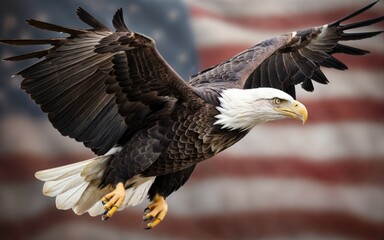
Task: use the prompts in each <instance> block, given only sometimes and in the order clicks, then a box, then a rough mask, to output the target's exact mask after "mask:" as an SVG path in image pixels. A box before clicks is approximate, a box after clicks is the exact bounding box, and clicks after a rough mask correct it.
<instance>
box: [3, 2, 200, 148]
mask: <svg viewBox="0 0 384 240" xmlns="http://www.w3.org/2000/svg"><path fill="white" fill-rule="evenodd" d="M77 14H78V16H79V18H80V19H81V20H82V21H84V22H85V23H87V24H88V25H89V26H91V27H92V29H88V30H86V29H75V28H68V27H63V26H59V25H55V24H51V23H45V22H41V21H36V20H28V21H27V22H28V24H30V25H31V26H34V27H36V28H39V29H44V30H49V31H54V32H64V33H67V34H70V36H69V37H67V38H52V39H25V40H1V42H2V43H6V44H12V45H40V44H50V45H51V47H49V48H47V49H43V50H38V51H36V52H32V53H26V54H22V55H19V56H14V57H9V58H7V59H6V60H10V61H20V60H25V59H29V58H42V60H41V61H40V62H38V63H36V64H34V65H32V66H30V67H28V68H26V69H24V70H22V71H21V72H19V73H18V75H21V76H22V77H23V78H24V80H23V81H22V84H21V88H22V89H24V90H25V91H26V92H27V93H28V94H30V96H31V98H32V99H33V100H35V102H36V103H37V104H39V105H40V106H41V109H42V110H43V111H44V112H46V113H48V117H49V120H50V121H51V123H52V124H53V126H54V127H55V128H56V129H58V130H59V131H60V133H61V134H63V135H65V136H69V137H71V138H74V139H76V140H77V141H80V142H83V143H84V145H85V146H87V147H89V148H91V149H92V150H93V151H94V152H95V153H97V154H99V155H102V154H104V153H106V152H107V151H108V150H109V149H111V148H112V147H113V146H114V145H116V144H117V143H118V142H119V139H120V138H121V137H122V136H123V134H124V133H126V134H129V132H130V131H135V130H136V129H137V128H138V126H139V125H140V124H142V123H143V122H145V119H146V117H147V116H148V115H149V114H150V113H151V112H153V111H157V110H159V109H161V108H162V107H163V106H164V103H165V102H166V101H168V100H169V98H178V99H183V98H184V99H189V98H190V96H191V95H193V94H194V92H193V90H192V88H191V87H190V86H189V85H188V84H187V83H185V82H184V81H183V80H182V79H181V78H180V77H179V75H177V73H176V72H175V71H174V70H173V69H172V68H171V67H170V66H169V65H168V64H167V63H166V62H165V60H164V59H163V58H162V57H161V55H160V54H159V53H158V51H157V50H156V48H155V43H154V41H153V40H152V39H150V38H148V37H146V36H144V35H141V34H138V33H134V32H131V31H129V29H128V28H127V26H126V25H125V23H124V20H123V13H122V10H121V9H119V10H118V11H117V12H116V14H115V15H114V17H113V21H112V22H113V25H114V27H115V28H116V32H112V31H111V30H109V29H108V28H107V27H106V26H104V25H103V24H102V23H100V22H99V21H97V20H96V19H95V18H94V17H92V16H91V15H90V14H89V13H87V12H86V11H85V10H83V9H82V8H79V9H78V10H77ZM127 132H128V133H127Z"/></svg>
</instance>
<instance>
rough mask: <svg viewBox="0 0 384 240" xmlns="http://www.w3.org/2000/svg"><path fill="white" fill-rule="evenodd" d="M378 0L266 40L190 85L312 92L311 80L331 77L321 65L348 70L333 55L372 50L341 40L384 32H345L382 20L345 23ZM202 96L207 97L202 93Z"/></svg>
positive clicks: (290, 92) (203, 72) (193, 79)
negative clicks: (329, 20) (323, 22)
mask: <svg viewBox="0 0 384 240" xmlns="http://www.w3.org/2000/svg"><path fill="white" fill-rule="evenodd" d="M376 3H377V2H374V3H372V4H369V5H368V6H366V7H363V8H361V9H359V10H357V11H355V12H353V13H351V14H349V15H347V16H346V17H343V18H341V19H339V20H337V21H335V22H332V23H330V24H326V25H323V26H320V27H313V28H308V29H305V30H301V31H297V32H293V33H288V34H284V35H281V36H278V37H275V38H272V39H269V40H266V41H264V42H262V43H260V44H257V45H255V46H253V47H251V48H250V49H248V50H246V51H244V52H243V53H240V54H238V55H236V56H235V57H233V58H232V59H230V60H228V61H226V62H223V63H221V64H219V65H217V66H215V67H213V68H209V69H207V70H205V71H202V72H201V73H200V74H198V75H196V76H193V78H192V79H191V84H192V85H194V86H198V87H199V88H202V87H203V86H206V87H209V88H212V87H214V86H216V85H218V84H220V86H223V82H224V83H227V87H239V88H257V87H273V88H278V89H281V90H283V91H285V92H287V93H289V94H290V95H292V96H293V97H295V85H297V84H301V86H302V87H303V88H304V89H305V90H307V91H313V90H314V86H313V83H312V80H314V81H316V82H319V83H321V84H326V83H328V79H327V78H326V76H325V75H324V73H323V72H322V71H321V69H320V67H326V68H334V69H337V70H346V69H348V67H347V66H346V65H345V64H344V63H343V62H341V61H340V60H338V59H337V58H335V57H334V56H333V54H335V53H343V54H349V55H364V54H367V53H369V51H366V50H363V49H359V48H355V47H351V46H347V45H344V44H341V43H340V41H350V40H360V39H366V38H371V37H374V36H376V35H378V34H380V33H383V31H367V32H359V31H354V32H344V31H346V30H356V29H358V28H361V27H366V26H370V25H372V24H376V23H379V22H382V21H383V20H384V16H381V17H376V18H372V19H367V20H363V21H357V22H352V23H348V24H344V25H343V23H344V22H345V21H346V20H349V19H351V18H353V17H355V16H357V15H360V14H362V13H363V12H365V11H367V10H368V9H370V8H371V7H372V6H374V5H375V4H376ZM238 59H242V61H243V62H246V64H243V65H241V64H239V63H237V62H235V60H238ZM223 69H228V70H227V71H230V72H236V71H237V73H238V74H237V75H234V74H229V73H225V74H223V73H222V71H223ZM229 76H231V77H229ZM233 76H235V77H233ZM210 79H212V80H210ZM218 79H219V80H220V81H218ZM200 95H202V96H204V94H202V93H200Z"/></svg>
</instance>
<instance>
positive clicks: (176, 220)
mask: <svg viewBox="0 0 384 240" xmlns="http://www.w3.org/2000/svg"><path fill="white" fill-rule="evenodd" d="M169 207H170V210H169V212H168V215H167V216H166V218H165V220H164V221H163V222H162V223H161V224H160V225H159V226H158V227H157V228H156V229H153V230H151V231H148V232H144V230H142V227H143V225H142V224H141V218H142V215H141V213H139V212H135V213H133V212H132V211H124V212H118V213H116V214H115V215H114V216H113V217H112V218H111V219H110V220H108V221H107V222H102V221H101V220H100V218H99V217H96V218H91V217H89V216H87V215H83V216H76V215H74V214H73V213H72V212H70V211H59V210H56V209H51V210H49V211H46V212H45V213H43V214H41V215H39V216H35V217H32V218H29V219H24V220H18V221H13V222H9V221H6V222H5V221H1V222H0V225H1V227H0V230H1V231H0V232H1V234H2V237H3V238H4V239H16V240H17V239H27V238H32V237H34V236H36V235H37V234H41V233H42V232H44V231H52V230H51V229H50V228H53V227H57V226H59V225H60V224H63V223H66V222H67V223H69V222H71V223H72V224H73V223H76V222H87V223H89V224H93V225H94V227H97V226H104V227H111V228H113V229H116V230H117V231H118V232H119V231H126V232H129V231H134V230H135V231H140V230H142V231H143V234H145V235H147V236H148V237H150V236H152V237H157V238H161V237H163V236H165V237H166V236H170V235H171V236H172V237H173V238H176V239H177V238H183V239H242V238H244V237H245V238H249V236H257V237H260V238H262V237H278V236H279V237H281V236H290V237H293V236H297V235H299V234H307V233H311V234H313V235H318V236H329V235H331V236H332V234H333V235H338V236H340V237H346V238H358V239H382V238H383V237H384V230H383V229H384V224H383V223H375V222H371V221H368V220H364V219H361V218H358V217H356V216H354V215H350V214H346V213H337V212H311V211H301V210H295V209H293V210H285V211H278V210H276V211H262V212H252V211H250V212H240V213H231V214H230V215H229V214H225V209H223V212H224V214H223V215H214V216H205V217H175V216H172V206H169ZM186 207H188V206H186ZM90 231H91V229H90ZM170 233H172V234H170ZM68 235H69V236H75V234H74V233H69V234H68ZM90 235H92V234H90Z"/></svg>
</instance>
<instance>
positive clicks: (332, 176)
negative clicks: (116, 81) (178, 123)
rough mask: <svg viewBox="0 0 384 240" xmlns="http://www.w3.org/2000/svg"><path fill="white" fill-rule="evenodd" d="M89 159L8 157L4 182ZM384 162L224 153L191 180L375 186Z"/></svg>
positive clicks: (0, 177) (383, 180) (383, 179)
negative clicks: (293, 180) (262, 179)
mask: <svg viewBox="0 0 384 240" xmlns="http://www.w3.org/2000/svg"><path fill="white" fill-rule="evenodd" d="M87 158H89V157H81V156H67V157H65V158H64V157H57V158H46V157H43V156H41V157H39V156H34V157H32V156H22V155H19V156H6V157H5V159H4V161H2V168H1V169H0V181H5V182H10V181H37V180H36V179H34V177H33V176H34V173H35V172H36V171H38V170H42V169H46V168H51V167H58V166H62V165H65V164H69V163H73V162H76V161H80V160H84V159H87ZM383 172H384V161H382V159H364V160H359V159H337V160H335V161H327V162H313V161H309V160H307V159H300V158H296V157H286V158H268V157H263V158H259V157H236V156H230V155H226V154H220V155H217V156H215V157H213V158H212V159H209V160H208V161H204V162H203V163H200V164H198V166H197V169H196V170H195V171H194V173H193V175H192V178H191V180H192V181H199V180H203V179H207V178H214V177H227V178H230V177H237V178H239V177H240V178H248V177H272V178H292V177H296V178H297V177H300V178H305V179H307V180H314V181H319V182H322V183H326V184H339V183H341V184H342V183H346V184H364V183H365V184H375V185H384V175H383Z"/></svg>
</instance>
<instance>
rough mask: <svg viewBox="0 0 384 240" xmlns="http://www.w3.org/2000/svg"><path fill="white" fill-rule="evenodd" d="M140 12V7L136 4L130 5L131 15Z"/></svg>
mask: <svg viewBox="0 0 384 240" xmlns="http://www.w3.org/2000/svg"><path fill="white" fill-rule="evenodd" d="M139 11H140V7H139V5H137V4H135V3H132V4H129V5H128V12H129V13H130V14H134V13H137V12H139Z"/></svg>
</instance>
